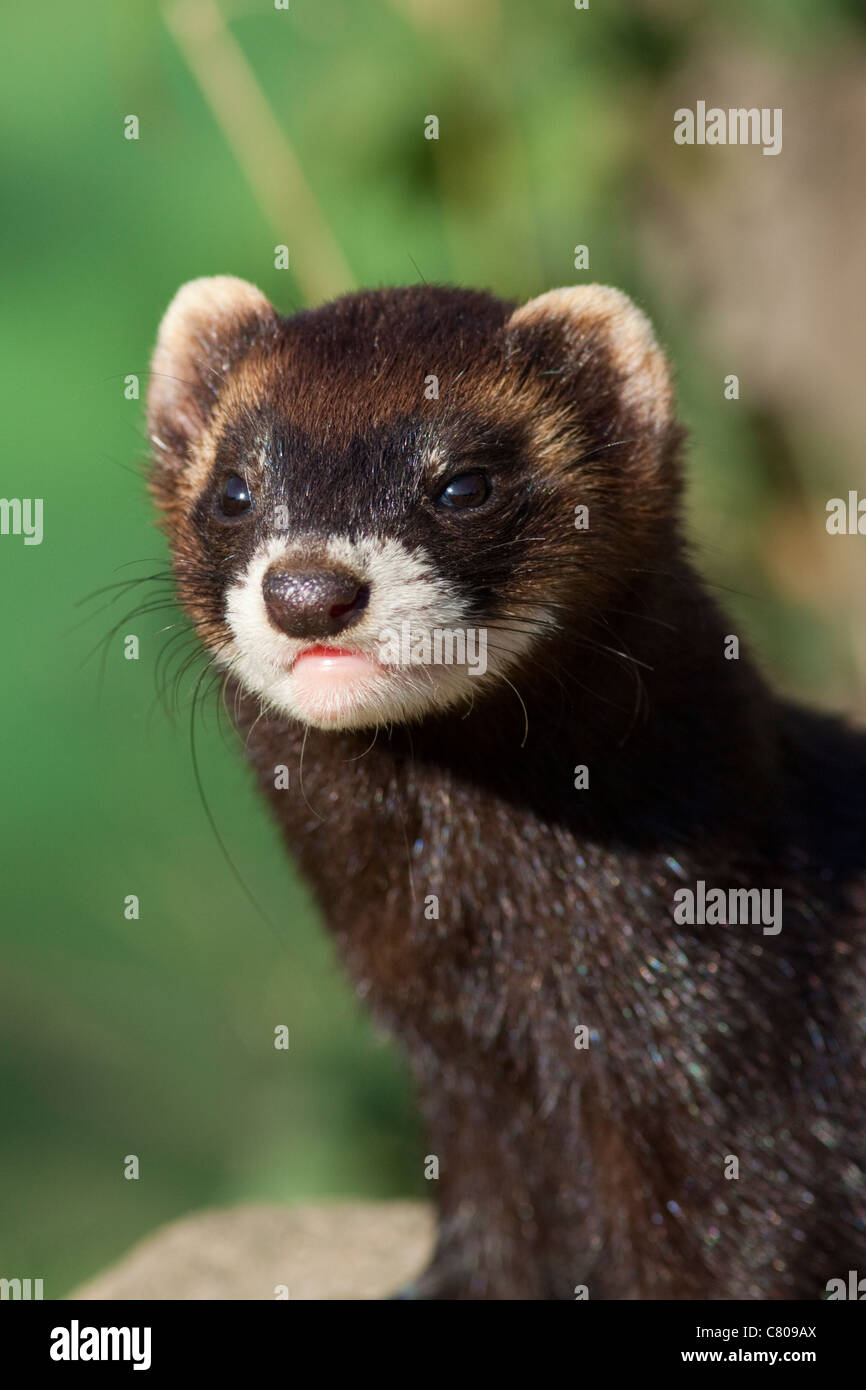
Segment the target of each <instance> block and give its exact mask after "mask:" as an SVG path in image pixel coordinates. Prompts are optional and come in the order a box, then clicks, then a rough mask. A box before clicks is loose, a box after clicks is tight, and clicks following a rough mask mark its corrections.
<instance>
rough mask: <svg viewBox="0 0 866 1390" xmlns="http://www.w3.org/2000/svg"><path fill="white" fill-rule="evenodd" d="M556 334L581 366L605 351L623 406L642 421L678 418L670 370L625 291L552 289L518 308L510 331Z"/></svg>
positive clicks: (663, 423) (659, 425)
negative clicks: (675, 411)
mask: <svg viewBox="0 0 866 1390" xmlns="http://www.w3.org/2000/svg"><path fill="white" fill-rule="evenodd" d="M545 330H547V332H548V333H549V332H550V331H551V330H553V331H555V332H556V336H557V347H558V348H559V350H560V352H561V350H562V347H563V346H564V347H565V350H566V353H567V356H568V359H569V363H570V365H572V366H573V367H574V368H576V369H579V368H580V367H581V366H582V365H583V364H585V363H586V364H587V365H589V364H590V363H592V359H593V354H594V353H596V354H597V353H598V352H602V353H604V355H605V356H606V358H607V362H608V365H609V367H610V368H611V370H612V371H613V373H614V374H615V377H616V383H617V394H618V396H619V399H620V401H621V403H622V405H623V406H624V407H625V409H626V410H627V411H628V412H629V414H630V415H632V416H633V417H634V418H635V419H636V420H637V421H638V422H639V423H640V424H642V425H643V426H644V427H647V426H649V427H651V428H655V429H658V430H664V429H665V428H666V427H667V426H668V425H669V424H670V423H671V421H672V420H673V417H674V391H673V384H672V380H671V373H670V368H669V367H668V363H667V360H666V358H665V355H664V353H663V352H662V350H661V348H660V347H659V345H658V343H657V342H656V337H655V334H654V332H653V329H652V325H651V323H650V321H649V319H648V318H647V317H646V315H645V314H643V313H641V311H640V309H638V308H637V306H636V305H635V304H633V303H632V301H631V300H630V299H629V297H628V295H626V294H623V293H622V291H621V290H615V289H610V288H609V287H608V286H607V285H573V286H572V287H571V288H566V289H559V290H550V291H549V292H548V293H547V294H541V295H539V296H538V298H537V299H530V300H529V302H528V303H526V304H523V305H521V307H520V308H519V309H515V311H514V313H513V314H512V315H511V318H510V319H509V321H508V331H509V333H510V332H512V331H514V332H516V333H517V334H519V335H523V334H526V333H530V334H531V333H533V332H538V333H539V334H540V335H544V333H545Z"/></svg>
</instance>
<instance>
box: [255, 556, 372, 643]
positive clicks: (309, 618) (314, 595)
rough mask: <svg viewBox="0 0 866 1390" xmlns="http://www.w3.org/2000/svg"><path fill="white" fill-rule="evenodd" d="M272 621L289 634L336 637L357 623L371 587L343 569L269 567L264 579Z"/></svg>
mask: <svg viewBox="0 0 866 1390" xmlns="http://www.w3.org/2000/svg"><path fill="white" fill-rule="evenodd" d="M262 593H263V595H264V600H265V607H266V609H267V610H268V617H269V618H270V620H271V622H272V623H273V624H274V625H275V626H276V627H278V628H279V629H280V631H281V632H285V633H286V635H287V636H288V637H304V638H308V637H334V636H336V634H337V633H338V632H342V631H343V630H344V629H345V628H347V627H351V626H352V624H353V623H356V622H357V621H358V619H359V618H360V616H361V614H362V613H363V611H364V609H365V608H366V607H367V602H368V600H369V598H370V590H369V588H368V587H367V585H366V584H362V583H361V582H360V581H359V580H358V579H357V578H356V577H355V576H354V575H352V574H349V573H347V572H346V571H341V570H333V571H328V570H310V571H307V572H304V573H297V572H286V571H285V570H280V569H271V570H268V572H267V573H266V575H265V577H264V579H263V580H262Z"/></svg>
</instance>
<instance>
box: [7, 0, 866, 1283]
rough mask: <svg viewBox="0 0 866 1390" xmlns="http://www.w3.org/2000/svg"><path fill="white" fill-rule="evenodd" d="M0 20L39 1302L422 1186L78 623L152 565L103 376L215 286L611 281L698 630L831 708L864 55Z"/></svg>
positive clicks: (215, 734)
mask: <svg viewBox="0 0 866 1390" xmlns="http://www.w3.org/2000/svg"><path fill="white" fill-rule="evenodd" d="M0 23H2V40H3V53H4V55H5V63H4V80H3V83H2V85H0V110H2V128H3V142H2V159H3V178H2V189H3V199H4V212H3V219H2V225H0V237H2V266H3V272H4V281H5V284H4V297H3V313H2V323H0V334H2V346H3V362H4V367H3V388H4V394H5V407H4V450H3V453H4V466H3V485H2V493H3V495H4V496H7V497H8V496H30V497H41V498H43V499H44V507H45V537H44V541H43V544H42V545H41V546H33V547H25V546H24V545H23V544H22V541H21V539H20V538H15V537H11V536H4V537H2V538H0V573H2V593H3V596H4V615H3V656H4V668H5V679H4V682H3V690H2V726H3V731H4V734H5V756H4V762H3V766H4V773H5V788H6V795H5V797H4V798H3V810H2V840H3V885H2V908H0V913H2V926H0V931H2V936H0V949H2V970H0V1114H2V1135H0V1273H2V1274H4V1275H6V1276H7V1277H13V1276H18V1277H34V1278H35V1277H41V1278H43V1279H44V1281H45V1294H46V1296H52V1297H56V1296H59V1295H62V1294H63V1293H65V1292H67V1291H68V1290H69V1289H71V1288H72V1287H74V1285H75V1284H76V1283H77V1282H78V1281H80V1280H82V1279H84V1278H86V1277H88V1276H90V1275H92V1274H94V1273H95V1272H96V1271H98V1270H99V1269H100V1267H102V1266H103V1265H104V1264H105V1263H106V1262H108V1261H110V1260H111V1259H113V1258H115V1257H116V1256H118V1255H120V1254H121V1253H122V1252H123V1251H124V1250H125V1249H126V1248H127V1247H128V1246H129V1245H130V1244H131V1243H132V1242H133V1241H134V1240H136V1239H137V1238H139V1237H141V1236H142V1235H143V1234H145V1233H147V1232H148V1231H150V1230H152V1229H153V1228H154V1227H155V1226H157V1225H158V1224H160V1223H162V1222H164V1221H166V1220H169V1219H171V1218H173V1217H175V1216H177V1215H179V1214H181V1213H184V1212H187V1211H191V1210H194V1209H197V1208H201V1207H204V1206H208V1205H214V1204H217V1205H219V1204H228V1203H233V1202H238V1201H258V1200H267V1201H274V1200H276V1201H299V1200H304V1199H309V1198H318V1197H321V1196H327V1195H342V1196H345V1195H359V1196H364V1195H389V1194H410V1193H422V1190H423V1188H424V1186H425V1184H424V1183H423V1181H422V1177H421V1174H422V1156H423V1154H424V1145H423V1139H422V1137H421V1135H420V1134H419V1133H418V1132H417V1129H416V1126H415V1121H414V1117H413V1107H412V1101H411V1096H410V1094H409V1090H408V1086H407V1081H406V1076H405V1071H404V1068H403V1066H402V1064H401V1062H400V1060H399V1058H398V1057H397V1056H396V1055H395V1054H394V1052H393V1050H392V1049H391V1048H390V1046H389V1045H387V1044H385V1043H384V1042H383V1041H382V1040H380V1039H377V1038H376V1037H375V1036H374V1034H373V1031H372V1029H371V1027H370V1025H369V1023H368V1022H367V1021H366V1020H365V1018H364V1016H363V1014H362V1012H361V1010H360V1008H359V1006H358V1004H357V1003H356V1001H355V1000H354V998H353V997H352V995H351V993H350V991H349V989H348V987H347V985H346V984H345V983H344V981H343V980H342V978H341V975H340V973H339V970H338V968H337V966H336V964H335V962H334V959H333V956H332V952H331V949H330V945H329V942H328V941H327V939H326V938H325V936H324V934H323V932H322V931H321V929H320V927H319V925H318V923H317V921H316V918H315V913H314V911H313V909H312V907H311V904H310V901H309V899H308V896H307V894H306V893H305V891H304V889H303V887H302V886H301V885H300V884H299V883H298V882H297V880H296V878H295V877H294V875H293V873H292V871H291V868H290V867H289V865H288V864H287V863H286V862H285V859H284V857H283V855H282V852H281V849H280V847H279V845H278V843H277V839H276V835H275V833H274V831H273V829H272V827H271V825H270V823H269V821H268V820H267V818H266V816H265V814H264V811H263V809H262V807H261V806H260V805H259V803H258V801H257V800H256V798H255V796H254V795H253V792H252V790H251V787H250V785H249V781H248V778H247V776H246V773H245V770H244V768H243V765H242V762H241V759H240V757H239V756H238V754H237V751H236V750H235V749H233V747H232V746H231V738H230V736H228V735H223V734H221V732H220V729H219V727H218V723H217V719H216V716H215V713H214V712H213V710H211V712H210V713H207V714H206V716H205V718H204V720H203V723H202V724H201V726H200V730H199V735H198V744H199V756H200V764H201V774H202V780H203V783H204V787H205V791H206V796H207V801H208V803H209V805H210V807H211V809H212V813H213V817H214V819H215V822H216V824H217V826H218V828H219V833H220V835H221V836H222V837H223V839H224V840H225V842H226V843H227V844H228V845H229V847H230V849H231V853H232V855H233V857H234V859H235V861H236V862H237V864H238V865H239V866H240V868H241V871H242V874H243V876H244V878H245V880H246V881H247V882H248V883H249V884H252V885H254V886H255V891H256V894H257V896H258V898H259V899H260V901H261V902H262V904H263V905H264V907H265V910H266V912H267V914H268V915H269V916H270V918H271V919H273V921H274V922H275V923H276V924H277V926H278V931H277V933H276V934H275V933H274V932H273V931H271V930H270V929H269V927H268V926H267V925H266V924H265V923H264V922H263V920H262V919H261V917H260V916H259V915H257V913H256V912H255V911H254V909H253V908H252V907H251V905H250V904H249V902H248V901H247V900H246V899H245V897H244V896H243V894H242V892H241V891H240V889H239V888H238V886H237V884H236V882H235V880H234V879H233V877H232V875H231V872H230V870H229V868H228V867H227V865H226V862H225V859H224V858H223V856H222V854H221V852H220V849H219V846H218V844H217V842H216V840H215V837H214V834H213V831H212V829H211V826H210V825H209V823H208V819H207V816H206V814H205V811H204V810H203V807H202V803H201V800H200V797H199V793H198V790H197V787H196V782H195V778H194V775H193V769H192V763H191V757H190V747H189V714H190V705H191V700H192V693H193V689H194V685H195V678H196V671H195V670H193V671H191V672H190V673H189V676H188V678H187V680H186V683H185V684H184V686H183V689H182V691H181V694H180V697H179V711H178V713H177V715H176V716H175V717H174V719H173V720H172V719H170V718H169V717H168V716H167V714H166V712H165V711H164V710H163V709H162V708H161V706H160V704H159V701H158V699H157V697H156V689H155V662H156V659H157V657H158V655H159V653H160V651H161V649H162V647H163V644H164V643H165V641H166V638H167V636H168V635H169V634H166V633H165V632H162V631H161V629H162V628H164V626H165V625H166V624H167V623H170V622H173V621H177V615H176V614H175V615H174V617H172V615H167V614H166V613H164V612H155V613H150V614H147V615H143V616H140V617H137V618H135V619H132V620H128V621H124V615H125V612H126V611H127V610H128V609H129V608H131V607H132V606H133V605H134V603H135V602H136V601H137V600H138V597H139V596H138V595H137V593H135V592H132V593H130V594H129V596H128V597H127V598H124V596H123V595H121V597H120V599H119V601H118V603H117V604H115V605H114V606H112V607H110V608H107V609H102V610H100V605H101V604H102V603H103V602H105V598H106V597H111V595H110V594H109V595H108V596H104V597H103V598H102V599H98V600H95V601H92V602H91V603H90V604H85V605H84V606H83V607H79V606H78V605H79V603H80V601H81V600H82V599H84V598H85V596H86V595H88V594H90V593H92V592H93V591H94V590H98V589H100V588H101V587H102V586H104V585H107V584H111V583H112V582H115V581H117V580H119V579H123V578H128V577H131V576H133V575H138V574H144V573H149V572H151V570H158V569H161V568H164V562H165V551H164V547H163V543H162V540H161V538H160V537H159V536H158V534H157V532H156V530H155V528H154V526H153V521H152V515H151V509H150V506H149V503H148V499H147V495H146V490H145V486H144V483H143V464H144V460H145V456H146V448H145V441H144V432H143V424H142V414H143V410H142V402H141V401H135V400H128V399H126V398H125V395H124V383H125V378H126V376H127V374H129V373H137V374H139V375H140V378H141V384H142V394H143V391H144V389H145V386H146V370H147V362H148V357H149V352H150V348H151V345H152V342H153V339H154V335H155V332H156V327H157V323H158V321H159V318H160V316H161V314H162V312H163V309H164V308H165V306H166V304H167V303H168V301H169V299H170V297H171V296H172V294H173V293H174V291H175V289H176V288H177V287H178V285H180V284H181V283H182V282H183V281H184V280H186V279H189V278H191V277H193V276H198V275H206V274H214V273H231V274H236V275H240V276H244V277H246V278H248V279H251V280H253V281H255V282H257V283H258V284H260V285H261V286H262V288H263V289H264V290H265V291H266V292H267V293H268V294H269V295H270V296H271V297H272V299H273V300H274V302H275V303H276V304H277V306H278V307H280V308H282V309H284V310H289V309H291V308H294V307H300V306H302V305H303V304H304V303H306V302H309V301H310V300H315V299H320V298H324V297H327V296H329V295H330V294H332V293H336V292H338V291H340V290H343V289H348V288H351V287H352V283H353V282H354V283H356V284H359V285H375V284H381V283H412V282H414V281H416V280H417V279H418V278H419V277H421V276H423V278H424V279H426V280H430V281H453V282H459V283H463V284H471V285H476V286H483V287H489V288H491V289H493V290H495V291H497V292H499V293H501V294H503V295H506V296H509V297H514V298H520V297H525V296H530V295H533V294H536V293H539V292H540V291H542V290H544V289H547V288H550V287H552V286H554V285H558V284H568V283H572V282H575V281H586V280H599V281H603V282H609V283H613V284H617V285H620V286H622V287H624V288H625V289H627V290H628V291H629V292H630V293H632V294H633V295H634V296H635V297H636V298H637V299H638V300H639V302H640V303H641V304H643V305H644V306H645V307H646V308H647V309H648V311H649V312H650V313H651V315H652V316H653V317H654V319H655V321H656V323H657V325H658V329H659V333H660V336H661V337H662V338H663V340H664V341H665V342H666V343H667V345H668V346H669V349H670V351H671V354H672V357H673V359H674V362H675V365H676V368H677V372H678V377H679V382H680V393H681V399H682V408H683V413H684V417H685V419H686V421H687V423H688V425H689V427H690V430H691V433H692V443H691V446H690V468H691V480H692V482H691V491H690V513H691V518H692V529H693V535H694V536H695V540H696V550H697V553H698V556H699V558H700V561H701V564H702V565H703V567H704V569H705V571H706V572H707V573H708V575H709V576H710V578H711V579H712V580H713V582H714V583H716V584H718V585H719V586H720V591H721V593H722V596H723V597H725V599H726V600H727V601H728V602H729V605H730V607H731V609H732V612H733V613H734V614H735V617H734V618H733V619H732V630H735V631H738V632H745V633H748V634H749V635H750V636H751V637H752V639H753V641H754V643H755V645H756V646H757V648H758V649H759V651H760V652H761V653H762V656H763V659H764V662H765V665H766V667H767V668H768V669H769V671H770V672H771V673H772V674H773V676H774V677H775V679H776V680H777V682H778V683H779V684H780V685H781V686H783V687H784V688H785V689H787V690H789V691H790V692H792V693H795V694H799V695H803V696H805V697H808V698H809V699H812V700H815V701H818V702H820V703H822V704H824V705H826V706H828V707H834V708H839V709H846V710H848V711H850V712H854V713H859V714H862V713H863V712H864V708H866V685H864V672H866V644H864V616H866V613H864V608H866V598H864V584H863V558H862V557H863V548H862V547H863V545H864V544H866V542H864V541H863V540H862V538H861V539H860V540H859V542H858V540H857V538H855V537H833V538H829V537H828V536H827V535H826V531H825V528H824V520H825V510H824V509H825V502H826V500H827V498H828V497H830V496H835V495H842V496H844V495H845V494H846V493H847V491H848V489H849V488H857V487H859V488H860V489H861V494H862V492H863V490H864V484H866V467H864V459H863V450H862V440H863V437H864V433H866V431H864V425H866V420H864V402H863V396H864V393H863V390H862V386H861V385H859V379H860V377H861V376H862V366H863V361H864V353H863V327H862V323H863V317H864V316H863V306H864V293H863V292H864V275H863V254H862V242H863V228H864V225H866V219H864V211H866V209H864V193H863V188H862V184H863V180H862V166H861V163H860V161H861V160H862V149H863V146H864V140H866V84H864V80H863V74H864V42H866V31H864V23H863V10H862V7H861V6H860V5H856V4H854V3H853V0H849V3H842V0H764V3H756V0H726V3H725V4H724V5H722V6H707V5H706V4H702V3H698V0H695V2H694V3H690V2H689V0H657V2H656V3H649V0H647V3H643V4H640V3H636V4H622V3H619V4H618V3H611V4H608V5H602V4H601V3H600V0H598V3H597V0H591V6H590V9H589V10H588V11H576V10H575V9H574V7H573V4H572V3H571V0H549V3H535V2H534V0H522V2H521V0H390V3H389V2H388V0H377V2H371V3H363V0H291V4H290V7H289V8H288V10H286V11H278V10H276V9H275V8H274V6H273V4H272V3H271V0H237V2H236V3H235V2H234V0H220V4H219V6H218V7H217V6H216V5H215V4H213V3H212V0H186V3H182V4H171V5H165V6H158V5H156V4H146V3H139V4H138V5H135V6H131V5H126V6H121V5H118V4H117V3H116V0H87V3H85V4H84V5H79V6H75V7H70V6H69V5H68V4H65V3H60V0H48V2H47V3H41V4H39V5H31V6H23V5H19V6H15V7H8V8H7V10H6V12H5V14H4V16H3V19H2V22H0ZM697 99H705V100H707V101H708V103H709V104H713V103H718V104H721V105H723V106H728V105H757V106H773V107H775V106H782V107H783V110H784V148H783V152H782V154H781V155H780V156H779V157H778V158H767V157H763V156H762V155H761V152H760V150H758V149H752V148H737V149H708V148H704V149H698V148H680V147H677V146H675V145H674V143H673V139H672V131H673V112H674V110H675V109H676V108H677V107H678V106H681V105H689V106H694V104H695V101H696V100H697ZM130 114H134V115H137V116H138V118H139V121H140V138H139V139H138V140H137V141H132V140H126V139H124V134H123V130H124V118H125V117H126V116H128V115H130ZM430 114H435V115H437V116H438V117H439V121H440V138H439V140H438V141H437V142H433V141H427V140H425V139H424V120H425V117H426V116H427V115H430ZM279 244H286V245H288V247H289V249H290V255H291V269H290V270H288V271H280V270H277V269H275V268H274V247H275V246H276V245H279ZM578 244H585V245H587V246H588V247H589V253H590V268H589V271H580V272H578V271H575V269H574V264H573V257H574V247H575V246H576V245H578ZM731 372H734V373H737V374H738V375H739V378H740V399H739V400H737V401H726V400H725V399H724V394H723V380H724V377H725V376H726V375H727V374H728V373H731ZM131 561H134V562H136V564H135V565H133V566H132V567H131V568H121V567H123V566H127V565H129V562H131ZM139 562H141V563H139ZM124 605H125V606H124ZM87 614H91V617H90V618H89V620H88V621H87V622H86V623H85V624H84V625H83V626H79V625H78V624H80V623H81V620H82V618H84V617H85V616H86V615H87ZM115 623H119V627H118V628H117V631H116V632H115V633H114V635H113V636H111V630H112V627H113V625H114V624H115ZM172 631H176V629H172ZM128 632H134V633H136V634H137V635H138V636H139V637H140V640H141V659H140V660H139V661H137V662H135V661H126V660H124V659H123V637H124V635H125V634H126V633H128ZM100 639H106V641H105V644H104V646H103V648H102V651H103V654H104V657H105V660H104V671H103V673H102V678H101V675H100V657H99V654H98V653H97V655H96V656H95V657H93V658H92V659H90V660H85V658H86V657H87V655H88V653H89V652H90V651H91V649H92V648H94V647H96V646H97V644H98V643H99V642H100ZM129 893H136V894H138V895H140V900H141V916H140V920H138V921H127V920H125V918H124V912H123V903H124V898H125V896H126V895H127V894H129ZM275 1023H285V1024H286V1025H287V1026H288V1027H289V1029H290V1031H291V1048H290V1050H289V1051H288V1052H287V1053H285V1052H277V1051H275V1050H274V1047H273V1027H274V1024H275ZM132 1153H134V1154H137V1155H138V1156H139V1158H140V1161H141V1178H140V1180H139V1181H137V1182H130V1181H125V1180H124V1177H123V1160H124V1156H125V1155H127V1154H132Z"/></svg>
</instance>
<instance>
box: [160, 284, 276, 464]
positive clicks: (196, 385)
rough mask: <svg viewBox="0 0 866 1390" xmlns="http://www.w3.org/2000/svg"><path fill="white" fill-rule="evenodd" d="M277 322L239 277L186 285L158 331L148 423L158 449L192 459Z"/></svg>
mask: <svg viewBox="0 0 866 1390" xmlns="http://www.w3.org/2000/svg"><path fill="white" fill-rule="evenodd" d="M276 321H277V314H276V311H275V310H274V309H273V308H272V307H271V305H270V303H269V302H268V300H267V299H266V298H265V296H264V295H263V294H262V292H261V290H258V289H256V287H255V285H250V284H248V283H247V281H246V280H238V279H236V278H235V277H234V276H233V275H213V276H209V277H205V278H203V279H200V280H190V281H188V283H187V284H185V285H183V286H181V288H180V289H179V290H178V292H177V294H176V295H175V297H174V299H173V300H172V301H171V303H170V304H169V306H168V309H167V310H166V312H165V315H164V317H163V320H162V323H161V324H160V326H159V333H158V335H157V340H156V347H155V349H154V353H153V358H152V361H151V371H150V382H149V385H148V393H147V424H148V432H149V434H150V436H151V438H152V439H154V441H155V442H156V444H157V447H162V448H163V449H164V450H167V451H168V452H170V453H174V454H176V455H178V456H179V457H180V458H184V457H185V456H186V451H187V446H188V445H189V443H190V441H191V440H194V439H195V438H196V437H197V436H198V435H199V434H200V433H201V431H202V429H203V427H204V425H205V423H206V422H207V419H208V416H209V415H210V412H211V410H212V408H213V404H214V402H215V400H216V398H217V396H218V394H219V390H220V387H221V386H222V384H223V382H224V381H225V378H226V376H227V375H228V373H229V371H230V370H231V368H232V366H233V365H235V363H236V362H238V361H239V360H240V358H241V357H243V356H244V354H245V353H246V352H248V351H249V349H250V347H251V346H252V345H253V343H254V342H255V340H256V338H258V337H260V336H261V335H262V333H263V331H267V330H268V329H269V328H271V327H272V326H273V325H274V324H275V323H276Z"/></svg>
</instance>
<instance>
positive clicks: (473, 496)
mask: <svg viewBox="0 0 866 1390" xmlns="http://www.w3.org/2000/svg"><path fill="white" fill-rule="evenodd" d="M489 496H490V480H489V479H488V477H487V475H486V473H458V474H457V477H456V478H451V479H450V481H449V482H447V483H446V484H445V486H444V488H443V489H442V491H441V492H440V493H439V495H438V497H437V498H436V503H437V505H438V506H440V507H480V506H481V503H482V502H486V501H487V499H488V497H489Z"/></svg>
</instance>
